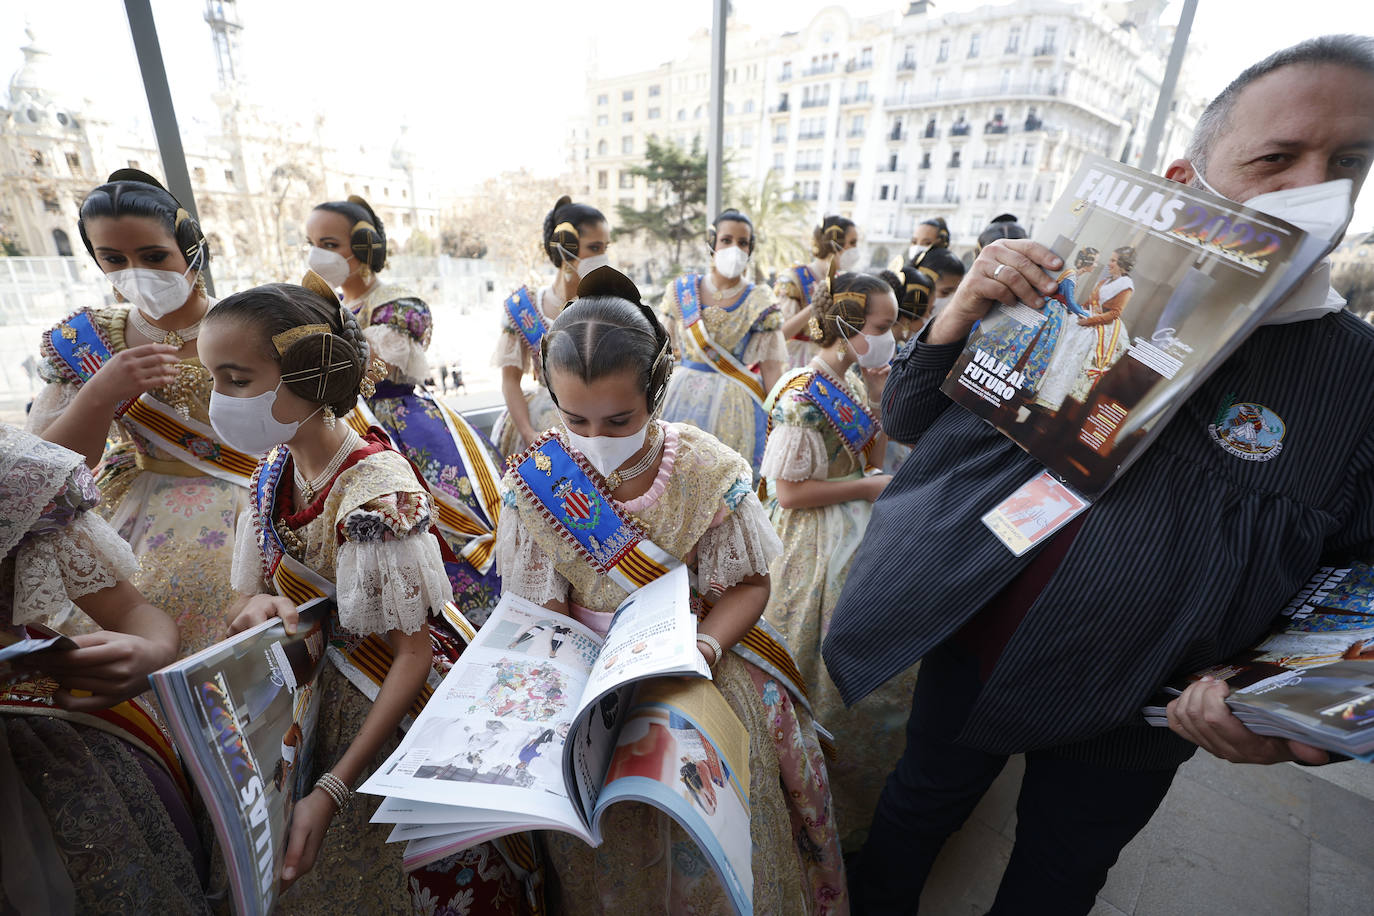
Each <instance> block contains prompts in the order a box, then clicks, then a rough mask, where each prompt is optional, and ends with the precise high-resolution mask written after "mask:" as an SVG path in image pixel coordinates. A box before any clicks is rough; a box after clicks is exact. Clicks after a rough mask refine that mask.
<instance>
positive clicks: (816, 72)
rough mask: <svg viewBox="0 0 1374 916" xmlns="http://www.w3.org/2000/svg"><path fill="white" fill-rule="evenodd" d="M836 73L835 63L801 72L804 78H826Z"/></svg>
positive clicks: (820, 65) (819, 65) (818, 65)
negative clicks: (828, 74)
mask: <svg viewBox="0 0 1374 916" xmlns="http://www.w3.org/2000/svg"><path fill="white" fill-rule="evenodd" d="M834 72H835V64H834V63H826V64H817V65H816V66H814V67H807V68H806V69H805V70H803V71H802V72H801V75H802V76H824V75H825V74H827V73H834Z"/></svg>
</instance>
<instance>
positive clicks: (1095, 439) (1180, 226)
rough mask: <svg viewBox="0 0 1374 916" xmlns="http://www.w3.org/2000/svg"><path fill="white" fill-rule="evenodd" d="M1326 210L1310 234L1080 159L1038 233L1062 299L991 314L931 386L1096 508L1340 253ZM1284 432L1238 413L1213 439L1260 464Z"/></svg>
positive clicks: (1335, 226)
mask: <svg viewBox="0 0 1374 916" xmlns="http://www.w3.org/2000/svg"><path fill="white" fill-rule="evenodd" d="M1335 209H1337V208H1331V213H1330V215H1329V216H1326V217H1323V219H1324V220H1325V222H1323V219H1317V220H1315V221H1314V222H1313V224H1312V226H1311V228H1312V229H1313V230H1314V231H1313V233H1312V234H1311V235H1308V234H1306V233H1304V232H1303V231H1301V230H1299V229H1298V228H1296V227H1294V226H1292V225H1290V224H1289V223H1286V222H1284V221H1282V220H1279V219H1276V218H1274V217H1271V216H1267V215H1265V214H1264V213H1261V212H1258V211H1255V210H1250V209H1247V208H1246V207H1244V206H1242V205H1240V204H1237V203H1234V202H1233V201H1229V200H1226V199H1225V198H1222V197H1217V196H1216V195H1213V194H1209V193H1207V192H1206V191H1202V190H1199V189H1197V188H1192V187H1188V186H1186V185H1182V184H1179V183H1177V182H1173V181H1169V180H1167V179H1164V178H1161V177H1158V176H1156V175H1151V174H1149V173H1147V172H1142V171H1140V170H1138V169H1133V168H1131V167H1129V166H1126V165H1122V164H1121V163H1118V162H1111V161H1109V160H1106V159H1102V158H1100V157H1097V156H1089V157H1086V158H1085V161H1084V163H1083V165H1082V166H1081V167H1080V168H1079V170H1078V171H1077V172H1076V173H1075V174H1074V176H1073V178H1072V179H1071V180H1070V181H1069V184H1068V188H1067V191H1066V193H1065V194H1064V196H1063V197H1061V198H1060V199H1059V201H1058V202H1057V203H1056V204H1055V206H1054V209H1053V210H1052V211H1051V212H1050V215H1049V217H1048V218H1047V220H1046V221H1045V224H1044V226H1043V228H1042V229H1041V231H1039V232H1037V234H1036V237H1037V240H1038V241H1040V242H1042V243H1043V244H1045V245H1046V246H1047V247H1049V248H1051V249H1052V250H1053V251H1054V252H1055V253H1056V254H1058V255H1059V256H1060V257H1062V258H1063V259H1064V268H1063V270H1062V272H1061V274H1060V275H1059V276H1058V277H1057V280H1058V282H1059V287H1058V289H1057V290H1056V291H1055V293H1053V294H1052V295H1050V296H1048V297H1046V298H1045V300H1043V302H1042V303H1032V304H1030V305H1034V306H1036V307H1034V308H1032V307H1030V305H1027V304H1020V303H1018V304H1017V305H1014V306H1010V307H1008V306H1005V305H998V306H997V307H996V308H994V309H993V310H992V311H991V312H989V313H988V315H987V317H986V318H984V320H983V321H982V322H981V323H980V325H979V327H978V328H977V329H975V331H974V332H973V334H972V336H971V337H970V338H969V342H968V346H967V348H966V349H965V351H964V353H963V354H962V355H961V356H960V358H959V360H958V361H957V362H956V363H955V365H954V368H953V371H951V373H950V375H949V377H948V378H947V379H946V380H945V383H944V386H943V389H942V390H943V391H945V392H946V393H947V394H948V395H949V396H950V397H951V398H953V399H954V400H955V401H957V402H958V403H959V404H961V405H963V406H964V407H966V408H968V409H969V410H972V411H973V412H974V413H976V414H978V415H979V416H980V417H983V418H984V419H985V420H987V421H988V422H989V423H991V424H993V425H994V426H995V427H997V429H998V430H1000V431H1001V432H1003V433H1005V434H1006V435H1007V436H1009V437H1010V438H1012V439H1013V440H1015V441H1016V443H1017V444H1018V445H1020V446H1021V447H1022V448H1024V449H1025V450H1026V451H1027V452H1029V453H1030V454H1031V455H1032V456H1033V457H1035V458H1036V459H1037V460H1038V461H1040V462H1041V463H1043V464H1044V465H1045V466H1046V467H1047V468H1048V469H1049V470H1050V471H1051V472H1053V474H1054V475H1056V476H1057V477H1058V478H1059V479H1060V480H1061V481H1063V482H1064V483H1065V484H1067V485H1068V486H1069V487H1071V488H1073V489H1074V490H1076V491H1077V492H1078V493H1080V494H1082V495H1085V496H1088V497H1090V498H1091V497H1092V496H1095V495H1097V494H1099V493H1101V492H1102V491H1103V490H1105V489H1106V488H1107V486H1109V485H1110V484H1111V483H1112V482H1113V481H1114V480H1115V479H1116V478H1117V477H1119V476H1120V474H1121V473H1122V472H1124V471H1125V469H1126V468H1127V467H1128V466H1129V465H1130V464H1131V462H1132V461H1134V460H1135V459H1136V458H1137V457H1139V455H1140V454H1141V453H1142V452H1143V451H1144V450H1145V448H1146V446H1147V445H1148V444H1149V442H1150V440H1151V439H1152V438H1153V437H1154V435H1155V434H1156V433H1157V432H1158V431H1159V430H1160V429H1162V428H1163V425H1164V423H1165V422H1166V421H1167V420H1168V419H1169V417H1170V416H1171V415H1172V414H1173V412H1174V410H1176V409H1177V408H1178V407H1179V406H1180V405H1181V404H1182V403H1183V401H1184V400H1185V399H1186V398H1187V396H1188V395H1189V394H1191V393H1192V392H1193V391H1194V390H1195V389H1196V388H1197V386H1198V385H1200V384H1201V383H1202V381H1203V380H1204V379H1205V378H1206V377H1207V376H1208V375H1209V374H1210V373H1211V372H1212V371H1214V370H1215V369H1216V368H1217V367H1218V366H1219V365H1220V364H1221V363H1222V362H1224V361H1225V359H1226V357H1227V356H1229V355H1230V354H1231V353H1232V352H1233V351H1234V350H1235V349H1236V347H1238V346H1240V344H1241V343H1242V342H1243V341H1244V340H1245V338H1246V337H1247V336H1249V334H1250V333H1251V332H1252V331H1253V330H1255V328H1257V327H1258V326H1259V325H1260V323H1261V322H1262V321H1263V319H1264V318H1265V316H1266V315H1268V314H1269V313H1270V312H1271V311H1272V310H1273V309H1274V307H1275V306H1276V305H1277V304H1278V303H1279V302H1280V301H1281V300H1282V299H1283V298H1284V297H1285V296H1286V295H1287V294H1288V293H1289V292H1291V291H1292V290H1293V288H1294V287H1295V285H1296V283H1297V282H1298V281H1299V280H1300V279H1301V278H1303V277H1304V276H1305V275H1306V274H1307V273H1308V271H1309V270H1310V269H1311V268H1312V267H1313V265H1314V264H1316V263H1317V262H1318V261H1319V260H1320V259H1321V258H1322V257H1324V256H1325V254H1326V253H1327V251H1329V250H1330V249H1331V248H1332V247H1333V246H1334V245H1335V242H1336V240H1337V239H1338V238H1339V236H1340V234H1341V232H1343V231H1344V228H1345V225H1344V224H1345V222H1346V221H1348V219H1349V210H1348V209H1346V210H1344V212H1343V213H1342V214H1336V213H1335V212H1334V211H1335ZM1318 226H1320V231H1317V227H1318ZM1123 303H1124V305H1123ZM1042 306H1043V307H1042ZM1117 308H1120V312H1119V314H1117V312H1116V310H1117ZM1242 406H1243V405H1242ZM1281 433H1282V431H1281V430H1267V429H1266V428H1265V427H1264V418H1261V417H1251V416H1247V415H1245V413H1244V411H1243V410H1242V411H1239V412H1236V411H1232V412H1231V413H1228V414H1226V415H1225V416H1222V417H1219V418H1218V423H1217V426H1216V427H1215V428H1214V429H1213V430H1212V434H1213V435H1214V436H1218V437H1222V438H1225V439H1226V440H1227V441H1228V443H1229V444H1230V445H1231V446H1233V447H1234V448H1235V449H1237V450H1238V451H1239V452H1240V453H1248V454H1252V455H1256V456H1258V455H1260V454H1263V453H1264V452H1265V451H1267V450H1270V449H1275V448H1278V447H1279V442H1278V440H1279V439H1281V438H1282V435H1281Z"/></svg>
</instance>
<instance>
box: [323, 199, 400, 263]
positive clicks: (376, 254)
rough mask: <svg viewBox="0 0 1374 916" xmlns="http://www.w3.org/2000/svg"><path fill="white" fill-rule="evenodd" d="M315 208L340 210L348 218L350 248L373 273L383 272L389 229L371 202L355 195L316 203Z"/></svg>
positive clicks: (338, 212)
mask: <svg viewBox="0 0 1374 916" xmlns="http://www.w3.org/2000/svg"><path fill="white" fill-rule="evenodd" d="M315 209H316V210H324V211H327V212H329V213H337V214H339V215H340V216H342V217H344V218H345V219H347V220H348V224H349V227H350V228H349V232H348V248H349V250H350V251H351V252H352V253H353V256H354V257H355V258H357V259H358V261H359V262H360V263H362V264H363V265H365V266H366V267H367V268H368V269H369V270H371V271H372V272H373V273H374V274H375V273H381V272H382V270H383V269H384V268H385V267H386V228H385V227H384V226H382V220H381V217H379V216H377V213H376V211H375V210H373V209H372V205H371V204H369V203H368V202H367V201H366V200H363V199H362V198H361V197H359V196H357V195H356V194H353V195H350V196H349V198H348V200H329V201H325V202H324V203H322V204H316V205H315ZM360 224H361V225H360Z"/></svg>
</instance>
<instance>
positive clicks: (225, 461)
mask: <svg viewBox="0 0 1374 916" xmlns="http://www.w3.org/2000/svg"><path fill="white" fill-rule="evenodd" d="M124 422H125V423H128V424H129V425H130V426H132V427H133V428H134V429H135V430H136V431H137V432H138V433H139V434H141V435H143V436H145V437H146V438H148V439H150V440H152V441H153V442H154V443H155V444H156V445H157V446H158V447H160V448H163V449H166V450H167V451H169V452H171V453H172V454H174V455H176V457H177V460H178V461H181V462H183V463H185V464H188V465H190V466H191V467H192V468H194V469H195V470H197V471H199V472H201V473H203V474H207V475H209V476H211V477H217V478H219V479H220V480H227V481H229V482H230V483H236V484H238V485H239V486H241V487H246V486H248V485H249V483H250V482H251V481H252V479H253V470H254V468H256V467H257V465H258V460H257V459H256V458H254V457H252V456H250V455H246V454H244V453H243V452H240V451H238V450H236V449H233V448H230V447H229V446H228V445H226V444H225V443H223V442H221V441H219V438H218V437H217V436H216V435H215V431H214V430H213V429H212V428H211V427H209V426H207V425H206V424H204V423H201V422H200V421H199V420H195V419H190V418H185V417H182V416H181V415H180V414H178V413H177V412H176V410H174V409H173V408H171V407H169V406H168V405H166V404H164V403H162V402H161V401H159V400H157V399H156V398H154V397H153V396H152V395H151V394H149V393H147V392H144V393H143V394H142V395H141V396H140V397H138V398H136V399H135V400H133V401H131V402H130V403H129V405H128V408H127V409H126V410H125V413H124Z"/></svg>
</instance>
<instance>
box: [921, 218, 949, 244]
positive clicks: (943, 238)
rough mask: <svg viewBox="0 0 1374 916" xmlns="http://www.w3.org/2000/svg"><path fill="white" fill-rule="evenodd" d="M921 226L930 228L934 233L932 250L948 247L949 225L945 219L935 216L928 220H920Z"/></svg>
mask: <svg viewBox="0 0 1374 916" xmlns="http://www.w3.org/2000/svg"><path fill="white" fill-rule="evenodd" d="M921 225H922V226H930V227H932V228H933V229H934V230H935V232H936V237H935V244H934V245H932V246H931V247H932V248H948V247H949V224H948V223H946V222H945V218H944V217H943V216H935V217H931V218H930V219H923V220H921Z"/></svg>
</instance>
